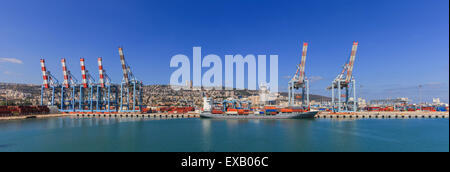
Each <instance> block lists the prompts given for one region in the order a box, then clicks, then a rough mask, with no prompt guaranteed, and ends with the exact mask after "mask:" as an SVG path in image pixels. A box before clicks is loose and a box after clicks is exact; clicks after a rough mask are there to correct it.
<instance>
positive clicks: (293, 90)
mask: <svg viewBox="0 0 450 172" xmlns="http://www.w3.org/2000/svg"><path fill="white" fill-rule="evenodd" d="M358 44H359V43H358V42H354V43H353V46H352V48H351V51H350V56H349V58H348V61H347V62H346V63H345V64H344V66H343V69H342V71H341V72H340V73H339V74H338V76H337V77H336V78H335V79H334V80H333V81H332V82H331V86H329V87H328V88H327V90H329V91H330V92H331V95H330V97H331V98H328V97H325V99H326V100H323V97H322V100H321V101H320V102H319V101H318V100H317V99H316V100H311V95H310V88H309V83H310V82H309V80H308V77H307V76H306V73H305V69H306V68H305V67H306V65H305V64H306V55H307V50H308V43H306V42H305V43H303V47H302V52H301V58H300V64H299V65H297V69H296V72H295V74H294V75H293V77H292V79H291V80H290V81H289V82H288V93H287V96H284V95H283V93H281V94H277V95H273V94H272V93H269V92H268V91H267V88H266V86H264V85H263V84H261V85H260V89H259V90H258V91H252V90H240V91H236V90H235V91H233V90H232V91H231V93H230V91H228V92H227V93H226V94H225V95H224V94H220V95H221V96H222V98H220V99H215V98H214V97H215V96H214V95H213V94H214V92H217V91H214V90H213V91H205V90H202V89H201V88H194V87H192V83H190V82H187V83H186V84H187V86H188V87H189V88H190V89H191V90H181V91H174V92H173V90H172V92H171V90H168V89H170V88H169V87H168V86H166V87H163V86H161V87H147V86H144V84H143V82H142V81H140V80H138V79H137V78H136V77H135V76H134V75H133V72H132V68H131V66H130V65H129V64H128V63H127V62H126V60H125V55H124V50H123V48H122V47H119V48H118V52H119V57H120V62H121V67H122V74H123V76H122V81H121V82H120V83H119V84H115V83H112V81H111V78H110V77H109V76H108V75H107V73H106V70H105V69H104V67H103V61H102V58H101V57H98V58H97V64H98V79H97V80H96V78H95V77H94V76H93V75H91V74H92V73H91V72H90V71H89V70H88V69H87V66H86V64H85V59H84V58H80V68H81V82H79V80H78V79H77V78H76V77H75V75H73V73H72V72H71V71H70V69H69V66H68V64H67V62H66V59H64V58H62V59H61V66H62V74H63V80H62V83H61V82H60V81H59V80H58V79H57V78H56V77H54V75H53V74H52V73H51V72H50V70H48V69H47V67H46V65H45V59H41V60H40V64H41V71H42V79H43V84H42V85H41V86H40V98H39V99H40V100H39V102H38V105H30V106H24V105H22V106H13V105H9V104H7V103H6V105H3V106H0V119H22V118H33V117H42V116H97V117H149V118H151V117H165V118H191V117H200V116H201V114H202V113H205V112H206V113H208V114H210V115H213V116H214V115H221V116H230V117H233V118H240V117H242V118H244V117H246V118H248V116H254V115H255V116H259V117H261V116H265V117H267V116H273V117H276V116H277V115H278V116H283V115H286V114H299V113H308V112H318V113H317V115H314V116H313V117H315V118H378V119H382V118H448V111H449V108H448V104H444V103H440V101H439V99H433V103H420V104H411V101H410V100H409V99H408V98H397V99H385V100H371V101H370V103H368V104H367V103H366V102H365V101H363V99H361V98H357V95H356V88H357V87H356V78H354V76H353V69H354V63H355V59H356V52H357V48H358ZM157 89H163V90H164V89H165V91H163V92H171V93H172V94H177V93H176V92H183V93H186V92H189V93H188V94H191V95H190V96H181V97H183V99H171V100H167V101H165V102H164V101H163V102H159V103H153V102H149V101H148V100H151V99H152V97H158V95H157V94H160V93H161V91H158V90H157ZM5 90H7V89H5ZM4 92H6V91H4ZM149 92H157V94H156V95H153V94H152V95H147V96H145V95H146V94H148V93H149ZM235 92H247V94H246V95H243V96H239V97H236V96H235V95H234V94H235ZM171 93H169V94H171ZM4 94H5V93H4ZM0 95H1V94H0ZM227 96H228V98H227ZM271 96H272V97H276V100H275V101H274V100H265V99H266V98H267V97H271ZM143 97H148V98H147V99H146V100H147V102H145V103H144V100H143ZM186 97H187V98H186ZM6 100H7V99H6ZM199 100H200V101H199ZM168 102H172V104H167V103H168ZM314 114H315V113H314Z"/></svg>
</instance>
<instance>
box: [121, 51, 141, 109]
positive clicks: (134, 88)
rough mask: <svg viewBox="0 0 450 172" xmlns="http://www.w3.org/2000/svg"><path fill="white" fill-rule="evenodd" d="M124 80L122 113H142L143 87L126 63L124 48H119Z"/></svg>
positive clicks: (122, 84)
mask: <svg viewBox="0 0 450 172" xmlns="http://www.w3.org/2000/svg"><path fill="white" fill-rule="evenodd" d="M119 55H120V62H121V64H122V71H123V78H122V83H121V84H120V96H119V97H120V109H119V111H120V112H140V111H141V110H142V87H143V84H142V82H141V81H138V80H137V79H136V77H135V76H134V75H133V72H132V71H131V67H130V66H129V65H128V64H127V63H126V61H125V56H124V53H123V48H122V47H119Z"/></svg>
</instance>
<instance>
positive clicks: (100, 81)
mask: <svg viewBox="0 0 450 172" xmlns="http://www.w3.org/2000/svg"><path fill="white" fill-rule="evenodd" d="M103 72H104V70H103V63H102V58H101V57H99V58H98V74H99V75H100V79H99V83H100V86H101V87H102V88H103V87H105V79H104V74H103Z"/></svg>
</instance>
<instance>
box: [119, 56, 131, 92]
mask: <svg viewBox="0 0 450 172" xmlns="http://www.w3.org/2000/svg"><path fill="white" fill-rule="evenodd" d="M119 55H120V63H121V64H122V71H123V81H124V82H125V83H127V84H128V83H129V82H130V80H129V78H128V71H129V69H128V68H129V67H128V66H127V64H126V63H125V56H124V54H123V48H122V47H119Z"/></svg>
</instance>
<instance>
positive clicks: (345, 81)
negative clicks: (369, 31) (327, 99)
mask: <svg viewBox="0 0 450 172" xmlns="http://www.w3.org/2000/svg"><path fill="white" fill-rule="evenodd" d="M357 49H358V42H353V47H352V52H351V54H350V59H349V61H348V62H347V63H346V64H345V65H344V67H343V69H342V72H341V73H340V74H339V75H338V76H337V77H336V78H335V79H334V80H333V82H332V84H331V86H330V87H328V89H329V90H331V102H332V103H331V106H332V108H333V112H355V111H357V107H356V101H357V99H356V81H355V78H354V77H353V67H354V62H355V58H356V51H357ZM346 72H347V73H346ZM350 88H353V89H352V90H353V100H352V102H353V104H352V105H353V106H351V105H350V104H349V102H350V94H349V89H350ZM342 90H344V91H345V93H344V94H341V91H342ZM336 91H337V95H338V98H337V103H336V99H335V94H336ZM342 98H344V99H345V100H344V101H342Z"/></svg>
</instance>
